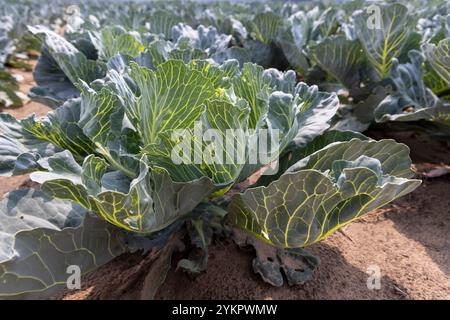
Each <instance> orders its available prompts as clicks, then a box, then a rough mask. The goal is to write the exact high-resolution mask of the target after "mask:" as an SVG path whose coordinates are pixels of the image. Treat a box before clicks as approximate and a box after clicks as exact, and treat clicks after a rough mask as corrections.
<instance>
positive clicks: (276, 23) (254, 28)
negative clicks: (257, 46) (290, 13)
mask: <svg viewBox="0 0 450 320" xmlns="http://www.w3.org/2000/svg"><path fill="white" fill-rule="evenodd" d="M280 23H281V20H280V17H279V16H278V15H276V14H275V13H273V12H262V13H258V14H256V15H255V17H254V18H253V19H252V20H251V21H249V22H248V29H249V32H250V33H251V35H252V36H253V37H254V38H255V39H256V40H258V41H261V42H263V43H267V44H269V43H271V42H273V41H275V39H276V38H277V35H278V30H279V27H280Z"/></svg>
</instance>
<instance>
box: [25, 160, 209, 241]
mask: <svg viewBox="0 0 450 320" xmlns="http://www.w3.org/2000/svg"><path fill="white" fill-rule="evenodd" d="M47 167H48V169H49V172H35V173H33V174H32V175H31V179H32V180H34V181H36V182H38V183H41V184H42V190H44V191H45V192H46V193H48V194H50V195H52V196H53V197H55V198H59V199H63V200H69V201H72V202H75V203H78V204H80V205H82V206H83V207H85V208H87V209H88V210H89V211H92V212H94V213H96V214H97V215H98V216H99V217H100V218H102V219H104V220H106V221H108V222H109V223H111V224H114V225H116V226H118V227H120V228H123V229H126V230H129V231H133V232H138V233H146V234H150V233H154V232H157V231H159V230H162V229H164V228H166V227H167V226H169V225H171V224H172V223H174V222H175V221H176V220H178V219H181V218H183V217H185V215H186V214H188V213H189V212H190V211H191V210H192V209H193V208H194V207H195V206H196V205H197V204H198V203H200V202H201V201H202V200H203V199H204V198H205V197H206V196H208V195H209V194H210V192H211V191H212V190H213V188H214V186H213V184H212V183H211V181H210V180H209V179H208V178H207V177H202V178H201V179H198V180H194V181H190V182H184V183H177V182H173V181H172V179H171V178H170V177H169V174H168V172H167V171H166V170H165V169H162V168H157V167H156V168H152V169H151V170H150V169H149V167H148V166H147V164H146V163H145V162H144V161H142V162H141V168H140V175H139V176H138V177H137V178H136V179H134V180H133V181H131V183H130V185H129V186H128V188H129V189H128V190H127V191H126V192H120V191H112V190H104V189H101V188H100V184H101V183H102V182H103V180H102V179H101V176H102V173H103V172H104V171H105V169H106V167H105V163H104V162H102V161H101V160H99V159H98V158H95V157H88V158H86V160H85V162H84V164H83V167H80V166H78V165H77V164H76V162H75V161H74V160H73V158H72V157H71V155H70V153H68V152H64V153H60V154H57V155H56V156H55V157H53V158H50V159H49V161H48V166H47ZM86 178H87V179H86ZM83 180H84V181H83ZM86 182H89V184H87V185H85V184H83V183H86ZM100 189H101V192H100V193H95V192H97V191H98V190H100ZM120 189H122V188H120Z"/></svg>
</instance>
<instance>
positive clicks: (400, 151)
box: [229, 139, 420, 248]
mask: <svg viewBox="0 0 450 320" xmlns="http://www.w3.org/2000/svg"><path fill="white" fill-rule="evenodd" d="M343 150H345V152H342V151H343ZM385 152H386V153H385ZM405 152H406V156H407V152H408V149H407V148H406V147H405V146H403V145H401V144H397V143H395V142H394V141H392V140H387V141H380V142H367V141H360V140H356V139H355V140H352V141H350V142H343V143H336V144H332V145H331V146H329V147H328V148H326V149H324V150H322V151H318V152H316V153H315V154H313V155H311V156H310V157H308V160H306V161H300V163H299V164H297V165H295V166H293V167H292V168H291V169H290V170H289V172H288V173H286V174H284V175H283V176H281V178H280V179H279V180H277V181H274V182H272V183H271V184H269V185H268V186H267V187H257V188H250V189H247V190H246V191H245V192H244V193H242V194H238V195H236V196H234V198H233V200H232V202H231V204H230V207H229V211H230V213H229V219H230V221H231V222H232V223H234V224H235V225H236V226H237V227H239V228H242V229H244V230H246V231H247V232H250V233H251V234H253V235H255V236H257V237H258V238H260V239H262V240H264V241H266V242H268V243H269V244H272V245H274V246H277V247H285V248H296V247H305V246H308V245H310V244H312V243H314V242H317V241H320V240H321V239H323V238H325V237H326V236H327V235H328V234H330V233H331V232H333V231H334V230H336V229H338V228H339V227H342V226H343V225H345V224H347V223H349V222H350V221H352V220H354V219H356V218H358V217H360V216H362V215H364V214H365V213H367V212H369V211H371V210H373V209H375V208H378V207H380V206H383V205H385V204H386V203H388V202H390V201H392V200H394V199H396V198H397V197H400V196H402V195H404V194H407V193H409V192H411V191H412V190H414V189H415V188H416V187H418V186H419V184H420V181H419V180H409V179H406V178H402V177H401V175H402V174H403V175H404V174H405V170H406V169H400V168H395V166H394V165H393V163H394V162H395V163H402V161H404V162H406V163H408V162H409V161H407V158H406V159H405ZM364 154H367V155H369V157H367V156H364ZM398 158H400V159H401V160H400V162H397V161H398ZM327 170H330V171H331V173H327ZM408 170H409V169H408ZM397 174H400V177H398V176H397Z"/></svg>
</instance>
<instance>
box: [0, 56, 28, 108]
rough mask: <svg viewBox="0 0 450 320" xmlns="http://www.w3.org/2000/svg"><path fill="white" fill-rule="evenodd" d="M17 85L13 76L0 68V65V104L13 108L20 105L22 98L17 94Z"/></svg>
mask: <svg viewBox="0 0 450 320" xmlns="http://www.w3.org/2000/svg"><path fill="white" fill-rule="evenodd" d="M16 90H18V85H17V82H16V80H15V79H14V77H12V76H11V75H10V74H9V73H7V72H5V71H3V70H2V67H1V65H0V106H2V107H6V108H11V107H13V108H15V107H21V106H22V104H23V103H22V99H20V97H19V96H18V95H17V93H16Z"/></svg>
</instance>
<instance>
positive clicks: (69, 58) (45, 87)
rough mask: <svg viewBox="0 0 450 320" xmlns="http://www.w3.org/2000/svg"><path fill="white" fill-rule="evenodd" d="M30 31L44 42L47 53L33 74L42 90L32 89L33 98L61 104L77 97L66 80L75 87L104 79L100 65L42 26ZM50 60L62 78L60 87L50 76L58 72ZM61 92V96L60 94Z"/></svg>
mask: <svg viewBox="0 0 450 320" xmlns="http://www.w3.org/2000/svg"><path fill="white" fill-rule="evenodd" d="M29 30H30V31H31V33H33V34H34V35H36V36H38V37H39V38H40V39H41V40H42V41H43V42H44V44H45V47H46V48H47V50H48V53H49V54H46V56H45V57H44V60H42V62H41V63H40V65H41V66H39V67H38V68H37V70H36V71H35V79H36V82H37V84H38V85H39V86H41V87H42V88H41V89H35V90H34V91H33V92H34V94H46V95H50V98H52V101H53V103H54V104H57V103H61V102H63V101H62V99H64V98H70V97H73V96H74V94H75V93H76V91H74V90H73V87H72V86H70V84H69V83H68V82H67V80H66V78H65V77H67V79H68V80H69V81H70V83H71V84H72V85H74V84H76V83H78V80H79V79H82V80H84V81H86V82H88V83H89V82H91V81H94V80H95V79H98V78H102V77H103V76H104V66H103V65H101V64H99V63H97V62H96V61H93V60H89V59H88V58H87V57H86V55H85V54H84V53H83V52H81V51H80V50H78V49H77V48H76V47H75V46H74V45H73V44H72V43H70V42H69V41H67V40H66V39H64V38H63V37H61V36H59V35H58V34H56V33H55V32H53V31H50V30H48V29H47V28H45V27H42V26H37V27H29ZM51 59H54V61H55V62H56V64H57V65H58V67H59V69H61V70H62V72H63V74H64V77H60V78H59V81H60V82H61V83H60V84H59V85H58V84H57V83H58V78H56V77H55V76H54V75H52V70H53V71H57V68H56V66H55V64H54V63H53V62H52V60H51ZM58 73H59V72H58ZM60 75H61V74H60ZM55 85H58V87H56V86H55ZM61 89H62V90H63V93H61V92H60V91H61Z"/></svg>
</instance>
